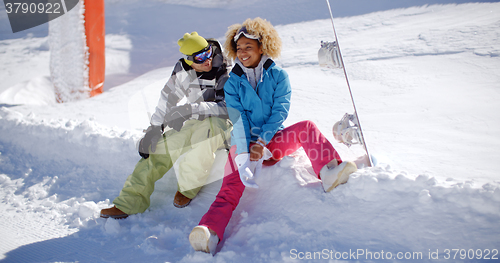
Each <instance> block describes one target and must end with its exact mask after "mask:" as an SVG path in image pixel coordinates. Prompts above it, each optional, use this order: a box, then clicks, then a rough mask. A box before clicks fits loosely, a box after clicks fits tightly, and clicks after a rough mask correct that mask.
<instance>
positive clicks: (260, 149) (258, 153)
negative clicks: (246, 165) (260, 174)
mask: <svg viewBox="0 0 500 263" xmlns="http://www.w3.org/2000/svg"><path fill="white" fill-rule="evenodd" d="M264 145H265V144H264V142H263V141H262V140H261V139H259V140H257V143H255V144H254V145H252V147H250V161H253V162H256V161H258V160H260V159H261V158H262V156H263V155H264Z"/></svg>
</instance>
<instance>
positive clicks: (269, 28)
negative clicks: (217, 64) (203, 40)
mask: <svg viewBox="0 0 500 263" xmlns="http://www.w3.org/2000/svg"><path fill="white" fill-rule="evenodd" d="M243 26H245V27H246V29H247V31H248V33H250V34H252V35H254V36H258V37H259V44H260V45H262V51H263V53H264V55H267V56H269V57H271V58H278V57H279V56H280V54H281V38H280V36H279V35H278V32H277V31H276V29H274V27H273V25H272V24H271V23H270V22H269V21H267V20H265V19H262V18H260V17H256V18H254V19H253V20H252V19H250V18H248V19H247V20H245V22H243V24H234V25H232V26H230V27H229V28H228V30H227V32H226V41H225V42H224V49H225V52H226V55H227V57H229V58H231V59H233V60H234V59H235V58H236V43H235V42H234V36H235V35H236V32H237V31H238V30H239V29H240V28H241V27H243Z"/></svg>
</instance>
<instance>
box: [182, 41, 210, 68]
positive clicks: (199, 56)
mask: <svg viewBox="0 0 500 263" xmlns="http://www.w3.org/2000/svg"><path fill="white" fill-rule="evenodd" d="M211 57H212V45H210V44H209V45H208V46H207V47H206V48H204V49H202V50H201V51H198V52H196V53H193V54H192V55H186V59H187V60H189V61H193V62H194V63H196V64H203V63H205V61H206V60H207V59H209V58H211Z"/></svg>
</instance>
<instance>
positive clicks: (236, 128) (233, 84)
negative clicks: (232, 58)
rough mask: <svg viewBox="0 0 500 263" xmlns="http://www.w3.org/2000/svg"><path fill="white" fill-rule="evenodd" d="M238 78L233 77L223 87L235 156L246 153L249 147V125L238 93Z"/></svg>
mask: <svg viewBox="0 0 500 263" xmlns="http://www.w3.org/2000/svg"><path fill="white" fill-rule="evenodd" d="M238 83H239V77H237V76H233V77H230V78H229V80H228V81H227V82H226V84H225V85H224V92H225V94H226V104H227V111H228V114H229V119H230V120H231V122H232V123H233V131H232V136H231V144H232V145H236V154H240V153H243V152H248V147H249V145H250V123H249V122H248V118H247V115H246V112H245V110H244V109H243V106H242V105H241V98H240V95H239V93H238V88H239V87H238Z"/></svg>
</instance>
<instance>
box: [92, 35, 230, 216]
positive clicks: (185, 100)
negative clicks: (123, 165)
mask: <svg viewBox="0 0 500 263" xmlns="http://www.w3.org/2000/svg"><path fill="white" fill-rule="evenodd" d="M178 44H179V46H180V49H179V51H180V52H181V53H183V54H184V55H185V57H184V58H181V59H180V60H179V61H178V62H177V64H176V65H175V66H174V70H173V72H172V75H171V77H170V79H169V80H168V82H167V83H166V84H165V87H164V88H163V90H162V91H161V96H160V100H159V102H158V106H157V107H156V111H155V113H154V114H153V116H152V117H151V126H149V128H148V129H147V130H146V134H145V136H144V138H142V140H141V141H140V143H139V154H140V155H141V157H142V159H141V160H140V161H139V163H138V164H137V165H136V167H135V169H134V171H133V173H132V174H131V175H130V176H129V177H128V178H127V180H126V181H125V184H124V186H123V189H122V190H121V192H120V195H119V196H118V197H117V198H115V200H114V201H113V204H114V206H113V207H111V208H108V209H103V210H101V217H104V218H108V217H111V218H125V217H127V216H128V215H131V214H136V213H142V212H144V211H145V210H146V209H147V208H148V207H149V205H150V196H151V194H152V193H153V191H154V184H155V182H156V181H157V180H159V179H160V178H162V177H163V175H164V174H165V173H166V172H168V171H169V170H170V169H171V168H172V166H173V164H174V163H175V162H176V161H177V159H178V158H179V157H180V156H181V155H183V154H185V155H184V158H183V159H182V161H180V163H179V174H176V176H177V182H178V184H177V186H178V191H177V192H176V194H175V197H174V202H173V203H174V206H176V207H179V208H181V207H185V206H187V205H188V204H189V203H190V202H191V199H193V198H194V197H195V196H196V195H197V193H198V191H199V190H200V189H201V187H202V186H203V185H204V184H205V182H206V180H207V178H208V176H209V173H210V170H211V167H212V164H213V162H214V159H215V152H216V151H217V150H218V149H222V148H226V149H227V148H228V146H227V145H228V140H230V137H231V129H232V126H231V122H230V121H229V117H228V113H227V109H226V103H225V99H224V90H223V87H224V84H225V82H226V80H227V79H228V71H229V70H230V69H229V67H230V65H228V62H227V60H226V58H225V57H224V55H223V52H222V48H221V45H220V43H219V42H218V41H216V40H213V39H208V40H207V39H205V38H203V37H201V36H199V35H198V33H196V32H192V33H191V34H189V33H186V34H184V36H183V38H181V39H179V41H178ZM168 128H171V129H168ZM164 130H166V131H165V133H164Z"/></svg>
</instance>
